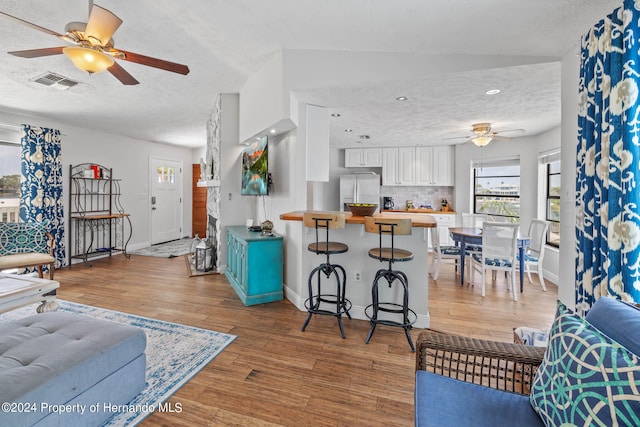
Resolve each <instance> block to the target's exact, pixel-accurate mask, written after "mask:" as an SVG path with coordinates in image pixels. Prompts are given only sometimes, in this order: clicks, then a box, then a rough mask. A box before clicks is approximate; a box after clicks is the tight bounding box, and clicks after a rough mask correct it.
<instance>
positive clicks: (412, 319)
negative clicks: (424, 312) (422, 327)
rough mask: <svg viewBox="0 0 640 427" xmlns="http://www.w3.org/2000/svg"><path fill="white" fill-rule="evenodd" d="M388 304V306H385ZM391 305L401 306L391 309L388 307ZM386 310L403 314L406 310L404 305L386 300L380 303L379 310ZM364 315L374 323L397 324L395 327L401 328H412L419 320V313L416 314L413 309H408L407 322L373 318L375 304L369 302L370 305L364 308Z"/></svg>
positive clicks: (386, 311)
mask: <svg viewBox="0 0 640 427" xmlns="http://www.w3.org/2000/svg"><path fill="white" fill-rule="evenodd" d="M383 306H386V307H383ZM389 306H392V307H399V308H397V309H391V308H388V307H389ZM381 311H382V312H385V313H395V314H403V313H404V310H403V307H402V304H396V303H390V302H384V303H378V312H381ZM364 315H365V316H367V318H368V319H369V320H370V321H371V322H372V323H376V324H380V325H386V326H395V327H400V328H411V326H412V325H413V324H414V323H416V320H418V315H417V314H416V312H415V311H413V310H412V309H410V308H409V309H407V317H408V319H407V322H406V323H403V322H398V321H395V320H388V319H375V320H374V319H373V304H369V305H368V306H366V307H365V308H364Z"/></svg>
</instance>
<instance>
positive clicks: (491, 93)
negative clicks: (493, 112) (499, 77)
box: [485, 89, 500, 95]
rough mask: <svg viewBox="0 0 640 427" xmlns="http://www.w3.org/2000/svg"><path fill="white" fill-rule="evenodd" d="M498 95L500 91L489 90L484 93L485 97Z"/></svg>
mask: <svg viewBox="0 0 640 427" xmlns="http://www.w3.org/2000/svg"><path fill="white" fill-rule="evenodd" d="M499 93H500V89H489V90H488V91H486V92H485V94H486V95H497V94H499Z"/></svg>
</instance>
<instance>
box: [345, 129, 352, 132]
mask: <svg viewBox="0 0 640 427" xmlns="http://www.w3.org/2000/svg"><path fill="white" fill-rule="evenodd" d="M344 131H345V132H353V129H345V130H344Z"/></svg>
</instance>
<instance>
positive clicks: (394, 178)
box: [382, 148, 398, 185]
mask: <svg viewBox="0 0 640 427" xmlns="http://www.w3.org/2000/svg"><path fill="white" fill-rule="evenodd" d="M382 185H398V149H397V148H383V149H382Z"/></svg>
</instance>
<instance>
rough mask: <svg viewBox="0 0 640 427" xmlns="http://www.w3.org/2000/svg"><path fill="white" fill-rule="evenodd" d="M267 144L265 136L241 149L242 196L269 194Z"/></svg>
mask: <svg viewBox="0 0 640 427" xmlns="http://www.w3.org/2000/svg"><path fill="white" fill-rule="evenodd" d="M268 148H269V144H268V141H267V137H266V136H263V137H262V138H260V140H259V141H257V142H255V143H253V144H251V145H249V146H247V147H245V148H244V149H243V150H242V189H241V191H240V194H242V195H243V196H265V195H267V194H269V169H268V159H269V149H268Z"/></svg>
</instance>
